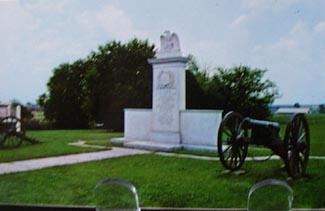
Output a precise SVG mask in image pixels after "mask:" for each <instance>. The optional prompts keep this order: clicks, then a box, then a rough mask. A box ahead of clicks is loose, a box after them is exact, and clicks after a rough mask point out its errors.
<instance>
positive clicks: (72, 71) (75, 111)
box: [38, 60, 89, 129]
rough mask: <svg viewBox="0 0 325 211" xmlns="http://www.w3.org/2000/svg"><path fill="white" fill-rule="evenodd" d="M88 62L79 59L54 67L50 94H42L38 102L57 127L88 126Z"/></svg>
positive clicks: (49, 87)
mask: <svg viewBox="0 0 325 211" xmlns="http://www.w3.org/2000/svg"><path fill="white" fill-rule="evenodd" d="M86 71H87V65H86V62H85V61H83V60H78V61H76V62H74V63H73V64H68V63H64V64H61V65H60V66H59V67H57V68H56V69H54V74H53V76H52V77H51V78H50V80H49V82H48V83H47V86H48V92H49V94H48V95H46V94H42V95H41V96H40V97H39V99H38V103H39V105H40V106H42V107H43V109H44V114H45V117H46V118H47V119H48V120H50V121H51V122H52V123H53V125H54V127H56V128H67V129H76V128H87V127H88V123H89V114H88V112H87V111H85V110H84V109H83V105H84V102H85V94H86V93H85V91H84V90H85V86H86V81H85V73H86Z"/></svg>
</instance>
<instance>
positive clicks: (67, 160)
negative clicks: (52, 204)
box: [0, 147, 150, 175]
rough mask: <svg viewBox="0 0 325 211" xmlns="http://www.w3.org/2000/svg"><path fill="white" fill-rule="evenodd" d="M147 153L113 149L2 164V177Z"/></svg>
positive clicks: (135, 150)
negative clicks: (15, 173)
mask: <svg viewBox="0 0 325 211" xmlns="http://www.w3.org/2000/svg"><path fill="white" fill-rule="evenodd" d="M146 153H150V151H146V150H139V149H128V148H120V147H113V148H112V149H111V150H105V151H100V152H90V153H81V154H73V155H64V156H58V157H48V158H39V159H32V160H24V161H15V162H9V163H0V175H1V174H8V173H14V172H22V171H31V170H36V169H42V168H48V167H53V166H63V165H69V164H75V163H82V162H89V161H96V160H103V159H108V158H114V157H122V156H128V155H139V154H146Z"/></svg>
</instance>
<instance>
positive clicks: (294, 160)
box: [285, 114, 310, 178]
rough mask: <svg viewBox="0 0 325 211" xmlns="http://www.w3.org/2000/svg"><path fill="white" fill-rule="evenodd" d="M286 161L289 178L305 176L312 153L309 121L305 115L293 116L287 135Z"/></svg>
mask: <svg viewBox="0 0 325 211" xmlns="http://www.w3.org/2000/svg"><path fill="white" fill-rule="evenodd" d="M285 149H286V154H285V159H286V168H287V172H288V174H289V176H291V177H294V178H297V177H300V176H303V175H305V173H306V168H307V163H308V159H309V151H310V136H309V127H308V123H307V120H306V118H305V116H304V115H303V114H296V115H293V116H292V117H291V118H290V120H289V122H288V125H287V129H286V134H285Z"/></svg>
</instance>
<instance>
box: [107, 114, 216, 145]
mask: <svg viewBox="0 0 325 211" xmlns="http://www.w3.org/2000/svg"><path fill="white" fill-rule="evenodd" d="M221 114H222V111H221V110H184V111H181V112H180V132H179V133H177V132H166V131H163V132H162V131H152V130H151V119H152V118H151V115H152V110H151V109H125V115H124V124H125V126H124V138H122V139H121V138H118V139H116V138H115V139H112V140H111V142H112V143H116V144H123V145H124V146H126V147H132V148H141V149H148V150H154V151H172V150H175V149H181V148H182V149H188V150H196V151H215V150H216V145H217V133H218V129H219V125H220V122H221V120H222V119H221Z"/></svg>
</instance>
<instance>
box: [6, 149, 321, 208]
mask: <svg viewBox="0 0 325 211" xmlns="http://www.w3.org/2000/svg"><path fill="white" fill-rule="evenodd" d="M281 165H282V161H268V162H266V163H255V162H250V161H248V162H245V163H244V165H243V167H242V169H243V170H245V171H246V174H244V175H241V176H237V175H228V174H225V173H224V169H223V167H222V166H221V164H220V163H219V162H216V161H205V160H194V159H186V158H175V157H164V156H158V155H140V156H132V157H123V158H116V159H110V160H104V161H97V162H89V163H83V164H77V165H72V166H62V167H55V168H49V169H44V170H38V171H31V172H25V173H19V174H10V175H3V176H0V187H1V189H0V202H5V203H24V204H61V205H94V199H93V196H92V191H93V189H94V187H95V185H96V183H97V182H98V181H100V180H102V179H104V178H108V177H116V178H122V179H125V180H128V181H130V182H131V183H133V184H134V185H135V187H136V188H137V189H138V193H139V196H140V205H141V206H143V207H220V208H229V207H238V208H239V207H240V208H244V207H246V203H247V194H248V191H249V189H250V187H251V186H252V185H253V184H254V183H256V182H258V181H261V180H263V179H268V178H277V179H281V180H287V174H286V172H285V170H284V169H281V167H280V166H281ZM324 165H325V161H318V160H310V163H309V168H308V177H306V178H302V179H299V180H289V181H288V183H289V184H290V185H291V187H292V188H293V191H294V197H295V199H294V207H295V208H320V207H325V201H324V200H323V197H324V194H325V187H324V183H325V171H324V170H323V168H324ZM58 193H59V194H58Z"/></svg>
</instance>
